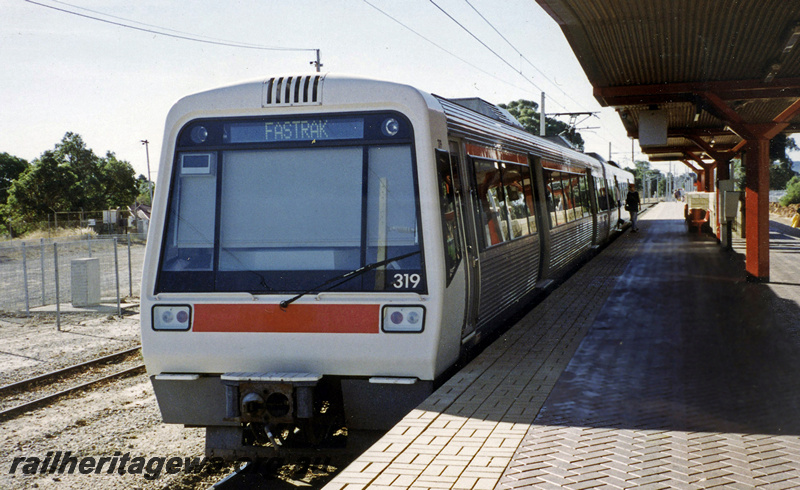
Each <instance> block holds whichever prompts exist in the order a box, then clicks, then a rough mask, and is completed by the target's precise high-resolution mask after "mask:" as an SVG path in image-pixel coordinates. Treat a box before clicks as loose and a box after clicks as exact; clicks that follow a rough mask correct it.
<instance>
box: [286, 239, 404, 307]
mask: <svg viewBox="0 0 800 490" xmlns="http://www.w3.org/2000/svg"><path fill="white" fill-rule="evenodd" d="M418 253H420V251H419V250H416V251H414V252H409V253H407V254H403V255H398V256H397V257H392V258H391V259H386V260H381V261H380V262H375V263H373V264H367V265H365V266H364V267H359V268H358V269H356V270H354V271H350V272H346V273H344V274H342V275H340V276H336V277H334V278H331V279H328V280H327V281H325V282H323V283H322V284H320V285H318V286H314V287H313V288H311V289H307V290H305V291H303V292H302V293H300V294H298V295H297V296H294V297H293V298H289V299H287V300H284V301H281V304H280V306H281V308H286V307H287V306H289V305H290V304H292V303H294V302H295V301H297V300H298V299H300V298H302V297H303V296H305V295H306V294H308V293H313V292H314V291H317V290H319V289H320V288H323V287H325V286H327V285H328V284H330V283H332V282H335V281H339V282H337V283H336V284H334V285H332V286H330V287H328V288H325V289H324V290H323V291H327V290H329V289H333V288H335V287H336V286H338V285H340V284H344V283H345V282H347V281H349V280H350V279H352V278H354V277H357V276H360V275H361V274H363V273H365V272H367V271H371V270H372V269H377V268H378V267H381V266H384V265H387V264H389V263H391V262H394V261H396V260H403V259H405V258H408V257H411V256H413V255H417V254H418Z"/></svg>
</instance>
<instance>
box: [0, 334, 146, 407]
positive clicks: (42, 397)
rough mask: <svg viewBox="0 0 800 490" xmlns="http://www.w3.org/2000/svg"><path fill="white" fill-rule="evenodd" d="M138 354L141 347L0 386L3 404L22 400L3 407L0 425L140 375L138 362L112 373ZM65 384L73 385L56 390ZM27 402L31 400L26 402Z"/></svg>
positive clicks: (140, 366) (139, 363)
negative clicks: (90, 390)
mask: <svg viewBox="0 0 800 490" xmlns="http://www.w3.org/2000/svg"><path fill="white" fill-rule="evenodd" d="M140 350H141V347H134V348H131V349H126V350H124V351H120V352H116V353H114V354H110V355H107V356H103V357H99V358H97V359H92V360H90V361H86V362H82V363H80V364H75V365H73V366H68V367H66V368H63V369H58V370H55V371H51V372H49V373H45V374H42V375H39V376H35V377H32V378H28V379H24V380H22V381H18V382H16V383H10V384H7V385H4V386H0V399H2V400H4V401H5V400H13V399H18V398H20V397H21V396H22V398H23V400H22V401H21V402H20V403H17V404H14V405H13V406H4V407H3V408H2V410H1V411H0V421H2V420H6V419H9V418H13V417H17V416H19V415H21V414H23V413H26V412H29V411H31V410H33V409H35V408H39V407H41V406H44V405H47V404H48V403H51V402H53V401H55V400H57V399H59V398H62V397H64V396H67V395H69V394H72V393H75V392H78V391H81V390H85V389H87V388H90V387H92V386H95V385H98V384H101V383H104V382H107V381H111V380H114V379H118V378H124V377H126V376H131V375H133V374H138V373H140V372H143V371H144V364H142V363H141V362H136V363H135V364H134V365H133V366H126V367H124V368H122V369H117V370H113V369H112V368H113V367H114V366H116V365H117V364H120V363H127V364H130V363H131V362H132V358H133V357H134V356H136V354H137V353H138V352H139V351H140ZM87 378H88V380H87ZM65 381H72V382H73V384H72V385H71V386H69V387H68V388H61V387H60V386H57V385H59V384H61V383H63V382H65ZM37 393H38V396H37ZM29 395H30V396H29ZM30 398H34V399H33V400H30ZM3 405H7V403H3Z"/></svg>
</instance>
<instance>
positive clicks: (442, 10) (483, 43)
mask: <svg viewBox="0 0 800 490" xmlns="http://www.w3.org/2000/svg"><path fill="white" fill-rule="evenodd" d="M429 1H430V3H431V4H433V5H434V6H435V7H436V8H437V9H439V10H440V11H441V12H442V13H443V14H445V15H446V16H447V17H448V18H449V19H450V20H452V21H453V22H455V23H456V24H457V25H458V26H459V27H460V28H461V29H463V30H464V31H465V32H467V33H468V34H469V35H470V36H472V37H473V38H474V39H475V40H476V41H478V42H479V43H480V44H481V45H482V46H484V47H485V48H486V49H488V50H489V51H490V52H491V53H492V54H494V55H495V56H496V57H497V58H499V59H500V60H501V61H503V63H505V64H506V65H507V66H509V67H510V68H511V69H512V70H514V71H515V72H516V73H519V74H520V75H522V76H523V77H524V78H525V79H526V80H528V81H529V82H530V83H531V84H533V85H534V86H535V87H536V88H538V89H539V90H540V91H541V92H545V90H544V89H542V88H540V87H539V86H538V85H536V84H535V83H533V82H532V81H530V80H529V79H528V78H527V77H525V76H524V74H523V73H522V70H517V69H516V68H515V67H514V66H513V65H512V64H511V63H509V62H508V61H507V60H506V59H505V58H503V57H502V56H500V55H499V54H498V53H497V52H496V51H495V50H493V49H492V48H490V47H489V46H488V45H487V44H486V43H485V42H483V41H482V40H481V39H480V38H478V36H477V35H475V34H474V33H473V32H472V31H470V30H469V29H467V28H466V27H465V26H464V25H463V24H461V23H460V22H458V21H457V20H456V19H455V18H454V17H453V16H452V15H450V14H449V13H448V12H447V11H446V10H445V9H444V8H442V7H441V6H439V5H438V4H437V3H436V2H435V1H434V0H429ZM464 1H465V2H466V3H467V5H469V6H470V8H472V10H473V11H475V13H476V14H478V16H480V18H481V19H483V21H484V22H486V23H487V24H488V25H489V27H491V28H492V30H494V32H495V33H497V34H498V35H499V36H500V37H501V38H502V39H503V40H504V41H505V42H506V43H508V45H509V46H511V48H512V49H513V50H514V51H516V53H517V54H518V55H519V56H520V58H521V59H523V60H524V61H526V62H527V63H528V64H529V65H531V66H532V67H533V68H534V69H535V70H536V71H537V72H539V73H540V74H541V75H542V76H543V77H544V78H545V79H546V80H547V81H548V82H550V83H551V84H552V85H553V86H554V87H556V88H557V89H558V90H559V91H560V92H562V93H563V94H564V95H566V96H567V98H569V99H570V100H571V101H572V102H574V103H575V104H576V105H578V106H581V105H582V104H581V103H580V102H578V101H576V100H575V99H574V98H572V97H571V96H570V95H569V94H568V93H566V92H565V91H564V90H563V89H561V87H559V86H558V84H556V83H555V82H554V81H553V80H551V79H550V78H549V77H548V76H547V75H546V74H545V73H544V72H542V70H540V69H539V68H538V67H537V66H536V65H535V64H533V62H531V61H530V60H529V59H528V58H527V57H525V56H524V55H523V54H522V52H520V51H519V49H517V48H516V46H514V44H513V43H511V41H509V40H508V39H507V38H506V37H505V36H504V35H503V34H502V33H501V32H500V30H499V29H497V28H496V27H495V26H494V25H493V24H492V23H491V22H490V21H489V20H488V19H487V18H486V17H485V16H484V15H483V14H482V13H481V12H480V11H478V9H476V8H475V6H473V5H472V4H471V3H470V2H469V0H464ZM549 100H550V101H551V102H553V103H555V104H556V105H558V106H561V107H563V108H564V109H567V107H566V106H565V105H563V104H561V103H560V102H559V101H558V100H556V99H555V98H553V97H552V96H551V97H550V98H549ZM598 119H599V118H598ZM602 129H603V131H604V132H606V133H607V134H608V136H609V137H610V138H611V139H612V140H617V137H616V136H614V135H613V134H612V133H611V131H609V130H608V128H606V127H605V126H602ZM617 143H619V141H617Z"/></svg>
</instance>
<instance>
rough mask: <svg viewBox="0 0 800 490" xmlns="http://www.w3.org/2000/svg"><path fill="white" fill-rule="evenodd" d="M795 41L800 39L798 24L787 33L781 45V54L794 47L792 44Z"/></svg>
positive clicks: (795, 42)
mask: <svg viewBox="0 0 800 490" xmlns="http://www.w3.org/2000/svg"><path fill="white" fill-rule="evenodd" d="M797 41H800V24H797V25H796V26H794V27H793V28H792V31H791V33H790V34H789V39H787V40H786V44H785V45H784V47H783V54H787V53H788V52H789V51H791V50H792V48H794V45H795V44H797Z"/></svg>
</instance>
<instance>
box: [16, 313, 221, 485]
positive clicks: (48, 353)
mask: <svg viewBox="0 0 800 490" xmlns="http://www.w3.org/2000/svg"><path fill="white" fill-rule="evenodd" d="M61 330H62V331H60V332H59V331H57V329H56V325H55V317H54V315H52V314H49V313H37V314H36V315H35V316H33V317H31V318H23V317H0V345H2V347H0V384H3V385H4V384H8V383H11V382H13V381H18V380H21V379H24V378H28V377H30V376H33V375H36V374H42V373H45V372H49V371H53V370H55V369H58V368H60V367H65V366H68V365H72V364H76V363H79V362H82V361H86V360H90V359H93V358H96V357H99V356H101V355H104V354H110V353H113V352H117V351H120V350H124V349H126V348H130V347H134V346H136V345H138V343H139V313H138V306H137V305H135V304H134V305H128V306H127V307H126V308H125V312H124V314H123V316H122V317H118V316H115V315H108V314H105V313H102V312H100V313H98V312H94V311H89V312H77V313H68V314H64V315H62V329H61ZM203 438H204V431H203V430H202V429H186V428H184V427H183V426H177V425H166V424H163V423H162V422H161V415H160V413H159V411H158V407H157V405H156V401H155V396H154V395H153V390H152V387H151V385H150V382H149V380H148V379H147V377H146V376H145V375H144V374H140V375H136V376H132V377H129V378H126V379H124V380H118V381H115V382H113V383H108V384H105V385H103V386H101V387H99V388H94V389H92V390H89V391H85V392H82V393H80V394H76V395H71V396H70V397H68V398H66V399H62V400H59V401H56V402H54V403H52V404H50V405H48V406H46V407H43V408H41V409H38V410H35V411H33V412H29V413H27V414H24V415H22V416H18V417H16V418H12V419H9V420H5V421H3V422H2V425H0V488H9V489H13V488H58V489H89V488H108V489H114V488H119V489H123V488H124V489H132V488H133V489H155V488H159V489H160V488H176V489H189V488H207V487H208V486H209V485H210V484H212V483H213V482H215V481H217V480H219V479H220V478H222V477H223V476H224V475H225V474H227V473H230V472H231V467H230V466H225V467H221V466H219V465H218V466H217V467H216V468H215V467H214V466H213V465H208V464H207V465H204V466H200V465H199V463H201V462H202V461H203V460H202V458H203V444H204V439H203ZM67 452H69V453H70V454H69V455H67V454H66V453H67ZM103 458H106V459H105V460H104V459H103ZM194 458H198V459H197V460H196V463H197V464H196V465H195V466H194V469H195V470H199V471H197V472H196V473H195V472H192V471H187V470H186V467H187V459H188V460H189V462H192V461H193V460H194ZM73 459H74V461H75V462H74V463H73V462H72V460H73ZM59 470H60V471H59ZM70 470H71V471H70Z"/></svg>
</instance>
